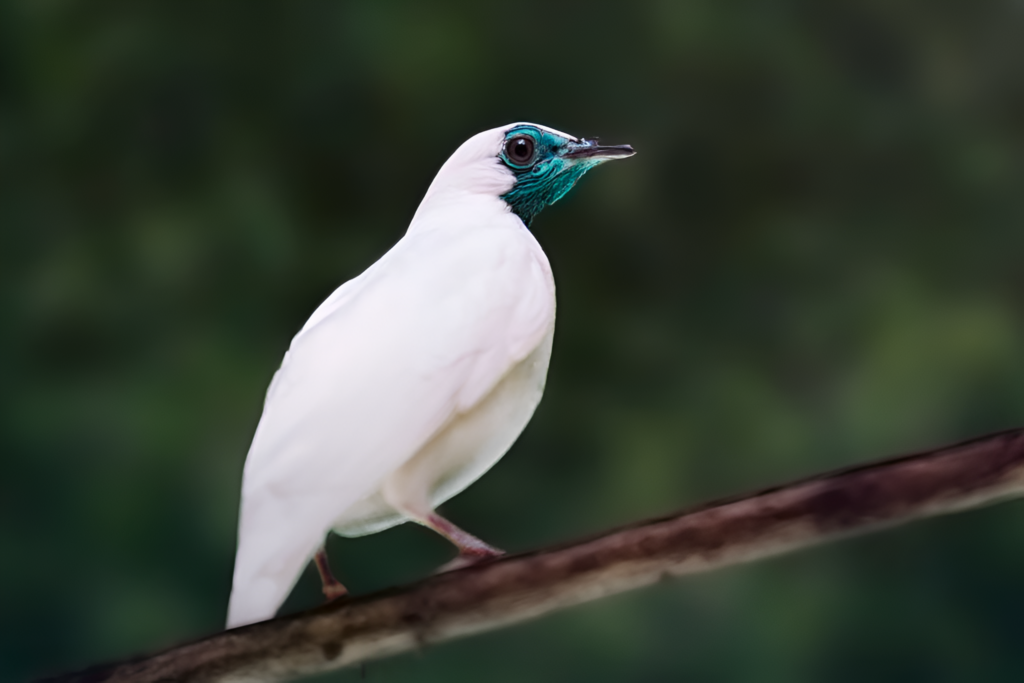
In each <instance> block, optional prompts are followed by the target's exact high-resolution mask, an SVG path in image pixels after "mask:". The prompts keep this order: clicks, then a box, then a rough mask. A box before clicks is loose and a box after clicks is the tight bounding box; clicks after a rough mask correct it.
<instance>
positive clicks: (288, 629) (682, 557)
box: [50, 429, 1024, 683]
mask: <svg viewBox="0 0 1024 683" xmlns="http://www.w3.org/2000/svg"><path fill="white" fill-rule="evenodd" d="M1022 494H1024V430H1020V429H1018V430H1012V431H1007V432H1002V433H999V434H994V435H991V436H986V437H982V438H979V439H975V440H973V441H968V442H966V443H962V444H958V445H955V446H950V447H947V448H942V449H938V450H934V451H928V452H923V453H918V454H914V455H909V456H904V457H899V458H894V459H891V460H885V461H881V462H876V463H872V464H867V465H862V466H859V467H853V468H850V469H846V470H841V471H837V472H833V473H829V474H823V475H820V476H817V477H813V478H810V479H806V480H803V481H798V482H795V483H792V484H787V485H785V486H779V487H776V488H772V489H767V490H764V491H760V492H758V493H755V494H753V495H750V496H745V497H742V498H734V499H731V500H726V501H720V502H716V503H712V504H709V505H705V506H702V507H700V508H697V509H694V510H690V511H686V512H683V513H681V514H678V515H674V516H671V517H664V518H661V519H655V520H652V521H648V522H643V523H640V524H634V525H631V526H628V527H624V528H622V529H618V530H615V531H611V532H609V533H605V534H602V535H600V536H596V537H594V538H591V539H588V540H583V541H580V542H578V543H573V544H569V545H563V546H560V547H555V548H551V549H548V550H541V551H537V552H532V553H526V554H523V555H515V556H510V557H505V558H501V559H499V560H496V561H493V562H490V563H487V564H482V565H476V566H473V567H468V568H466V569H461V570H458V571H454V572H450V573H447V574H441V575H436V576H431V577H429V578H426V579H424V580H422V581H419V582H417V583H414V584H412V585H409V586H406V587H403V588H398V589H392V590H387V591H382V592H379V593H375V594H372V595H367V596H364V597H359V598H354V599H351V600H342V601H338V602H334V603H330V604H328V605H324V606H323V607H320V608H317V609H313V610H310V611H308V612H304V613H302V614H298V615H294V616H290V617H283V618H280V619H274V620H272V621H267V622H263V623H260V624H253V625H251V626H246V627H242V628H238V629H234V630H232V631H226V632H224V633H218V634H216V635H213V636H210V637H209V638H205V639H203V640H199V641H196V642H193V643H189V644H187V645H182V646H179V647H175V648H172V649H170V650H167V651H165V652H162V653H160V654H157V655H153V656H152V657H147V658H144V659H139V660H135V661H131V662H124V663H119V664H114V665H110V666H104V667H97V668H94V669H91V670H88V671H84V672H81V673H78V674H71V675H67V676H62V677H58V678H55V679H50V680H51V681H52V682H53V683H56V682H58V681H60V682H66V683H71V682H77V683H84V682H86V681H89V682H90V683H93V682H99V681H110V682H111V683H113V682H116V681H132V682H133V683H135V682H138V683H143V682H149V681H152V682H154V683H155V682H157V681H168V680H174V681H191V682H200V681H203V682H205V681H227V680H232V681H234V680H241V679H244V680H247V681H279V680H287V679H289V678H294V677H296V676H301V675H305V674H313V673H321V672H325V671H330V670H333V669H339V668H341V667H345V666H350V665H352V664H356V663H359V662H363V661H366V660H368V659H373V658H379V657H384V656H387V655H392V654H395V653H399V652H403V651H406V650H411V649H414V648H417V647H420V646H422V645H424V644H426V643H436V642H440V641H443V640H449V639H451V638H456V637H459V636H464V635H468V634H471V633H478V632H481V631H487V630H491V629H496V628H500V627H502V626H505V625H508V624H513V623H516V622H520V621H523V620H525V619H530V618H533V617H537V616H540V615H542V614H546V613H548V612H552V611H554V610H557V609H561V608H564V607H569V606H571V605H578V604H580V603H584V602H588V601H590V600H596V599H598V598H602V597H604V596H607V595H612V594H615V593H620V592H622V591H627V590H631V589H634V588H639V587H641V586H646V585H648V584H652V583H655V582H656V581H659V580H661V579H663V578H665V577H669V576H683V575H686V574H693V573H696V572H705V571H711V570H715V569H719V568H722V567H726V566H729V565H733V564H737V563H740V562H749V561H751V560H756V559H759V558H763V557H768V556H772V555H778V554H780V553H785V552H790V551H793V550H797V549H800V548H806V547H809V546H812V545H816V544H818V543H821V542H823V541H827V540H830V539H834V538H837V537H841V536H846V535H849V534H852V533H861V532H865V531H870V530H874V529H878V528H881V527H885V526H891V525H894V524H899V523H902V522H906V521H909V520H912V519H917V518H921V517H928V516H932V515H938V514H944V513H949V512H955V511H958V510H963V509H966V508H972V507H977V506H980V505H985V504H989V503H994V502H996V501H999V500H1002V499H1006V498H1011V497H1015V496H1020V495H1022Z"/></svg>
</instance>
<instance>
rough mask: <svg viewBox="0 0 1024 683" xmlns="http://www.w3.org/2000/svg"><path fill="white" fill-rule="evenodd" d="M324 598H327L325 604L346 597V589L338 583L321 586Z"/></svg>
mask: <svg viewBox="0 0 1024 683" xmlns="http://www.w3.org/2000/svg"><path fill="white" fill-rule="evenodd" d="M323 591H324V597H325V598H327V602H331V601H333V600H337V599H338V598H343V597H345V596H346V595H348V589H347V588H345V586H343V585H342V583H341V582H340V581H335V582H334V583H333V584H326V583H325V584H324V585H323Z"/></svg>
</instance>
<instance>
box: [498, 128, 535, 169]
mask: <svg viewBox="0 0 1024 683" xmlns="http://www.w3.org/2000/svg"><path fill="white" fill-rule="evenodd" d="M534 149H535V145H534V142H533V138H531V137H530V136H529V135H517V136H516V137H514V138H512V139H511V140H509V141H508V142H507V143H506V144H505V154H506V155H507V156H508V160H509V161H511V162H512V163H513V164H516V165H517V166H526V165H527V164H529V163H530V162H531V161H533V153H534Z"/></svg>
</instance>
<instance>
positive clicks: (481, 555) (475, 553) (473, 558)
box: [434, 546, 505, 574]
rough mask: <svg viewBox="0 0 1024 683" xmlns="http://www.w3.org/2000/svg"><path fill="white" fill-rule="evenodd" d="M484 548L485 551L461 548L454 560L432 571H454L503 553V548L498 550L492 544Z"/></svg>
mask: <svg viewBox="0 0 1024 683" xmlns="http://www.w3.org/2000/svg"><path fill="white" fill-rule="evenodd" d="M486 548H487V550H486V551H483V550H482V549H479V548H473V549H472V550H469V549H463V551H462V552H460V553H459V554H458V555H457V556H456V557H455V559H454V560H451V561H450V562H446V563H444V564H442V565H441V566H440V567H438V568H437V571H436V572H434V573H435V574H443V573H445V572H450V571H455V570H456V569H462V568H463V567H470V566H472V565H474V564H480V563H481V562H487V561H488V560H494V559H497V558H499V557H501V556H502V555H504V554H505V551H504V550H499V549H498V548H495V547H492V546H486Z"/></svg>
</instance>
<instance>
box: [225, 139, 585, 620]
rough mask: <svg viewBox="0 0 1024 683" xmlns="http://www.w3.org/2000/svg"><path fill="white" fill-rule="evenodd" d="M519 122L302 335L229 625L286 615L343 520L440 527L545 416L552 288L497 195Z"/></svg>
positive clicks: (506, 184) (459, 155) (441, 176)
mask: <svg viewBox="0 0 1024 683" xmlns="http://www.w3.org/2000/svg"><path fill="white" fill-rule="evenodd" d="M518 125H520V126H521V125H523V124H518ZM512 128H514V126H506V127H503V128H499V129H495V130H490V131H486V132H483V133H480V134H478V135H476V136H474V137H473V138H471V139H470V140H468V141H467V142H466V143H464V144H463V145H462V146H461V147H460V148H459V149H458V150H457V151H456V152H455V154H454V155H453V156H452V157H451V158H450V159H449V160H448V161H447V162H446V163H445V164H444V166H443V167H442V168H441V170H440V171H439V172H438V174H437V177H436V178H435V179H434V181H433V183H432V184H431V186H430V188H429V189H428V191H427V193H426V196H425V197H424V199H423V202H422V203H421V204H420V207H419V209H418V210H417V212H416V214H415V216H414V217H413V220H412V222H411V224H410V226H409V229H408V232H407V233H406V235H405V236H404V237H402V239H401V240H399V242H398V243H397V244H396V245H395V246H394V247H393V248H392V249H391V250H390V251H388V252H387V254H385V255H384V256H383V257H382V258H381V259H380V260H379V261H377V262H376V263H375V264H373V265H372V266H371V267H370V268H369V269H367V270H366V271H365V272H364V273H362V274H361V275H359V276H358V277H356V278H354V279H352V280H350V281H348V282H346V283H345V284H344V285H342V286H341V287H339V288H338V289H337V290H336V291H335V292H334V293H333V294H332V295H331V296H330V297H328V299H327V300H326V301H324V303H323V304H321V305H320V307H319V308H317V309H316V311H315V312H314V313H313V315H312V316H311V317H310V319H309V321H308V322H307V323H306V324H305V326H304V327H303V328H302V330H301V331H300V332H299V333H298V334H297V335H296V336H295V338H294V339H293V340H292V343H291V346H290V348H289V350H288V352H287V353H286V355H285V358H284V361H283V363H282V365H281V368H280V369H279V370H278V371H277V374H276V375H275V376H274V379H273V381H272V382H271V385H270V388H269V389H268V391H267V397H266V402H265V405H264V409H263V415H262V417H261V419H260V422H259V426H258V427H257V429H256V434H255V437H254V438H253V442H252V446H251V448H250V450H249V454H248V457H247V460H246V463H245V471H244V476H243V483H242V501H241V511H240V520H239V530H238V552H237V556H236V560H235V570H234V579H233V585H232V591H231V600H230V605H229V608H228V620H227V625H228V627H229V628H230V627H234V626H239V625H242V624H247V623H251V622H255V621H260V620H263V619H268V618H270V617H273V616H274V613H275V612H276V610H277V608H278V607H279V606H280V604H281V603H282V602H283V601H284V599H285V597H287V595H288V593H289V591H290V590H291V588H292V586H293V585H294V583H295V581H296V580H297V578H298V576H299V574H300V573H301V572H302V570H303V568H304V567H305V565H306V563H307V562H308V561H309V560H310V558H311V557H312V556H313V555H314V553H315V552H316V551H317V549H318V548H319V547H320V544H321V543H322V542H323V540H324V537H325V535H326V534H327V533H328V532H329V531H331V530H334V531H336V532H337V533H340V534H342V535H346V536H359V535H363V534H368V533H373V532H376V531H380V530H382V529H386V528H388V527H391V526H394V525H396V524H399V523H402V522H405V521H408V520H415V521H419V522H423V523H426V520H427V518H428V517H429V516H430V515H431V513H432V512H433V510H434V509H435V508H436V507H437V506H438V505H439V504H440V503H442V502H443V501H445V500H447V499H448V498H450V497H452V496H454V495H455V494H456V493H458V492H459V491H461V490H462V489H464V488H465V487H466V486H468V485H469V484H470V483H472V482H473V481H474V480H475V479H477V478H478V477H479V476H481V475H482V474H483V473H484V472H486V471H487V469H489V468H490V467H491V466H492V465H493V464H494V463H495V462H496V461H497V460H498V459H499V458H500V457H501V456H502V455H503V454H504V453H505V451H507V450H508V448H509V447H510V446H511V445H512V443H513V442H514V441H515V439H516V438H517V437H518V435H519V433H520V432H521V431H522V429H523V428H524V427H525V426H526V423H527V422H528V421H529V419H530V417H531V415H532V414H533V411H534V409H535V408H536V406H537V404H538V402H539V401H540V398H541V394H542V392H543V388H544V380H545V376H546V372H547V367H548V359H549V357H550V353H551V341H552V334H553V331H554V322H555V286H554V280H553V279H552V276H551V270H550V267H549V265H548V261H547V259H546V257H545V256H544V253H543V251H542V250H541V248H540V246H539V245H538V243H537V241H536V240H535V239H534V237H533V235H532V234H531V233H530V231H529V230H528V229H527V227H526V226H525V225H524V223H523V221H522V220H521V219H520V217H519V216H517V215H516V214H515V213H513V212H512V211H511V210H510V207H509V204H508V203H507V202H506V201H505V200H503V199H502V198H501V197H502V195H505V194H506V193H508V192H509V191H510V190H511V189H512V187H513V185H514V183H515V182H516V176H515V175H514V174H513V172H512V171H511V170H510V169H509V168H508V167H507V166H506V165H505V164H503V163H501V161H500V159H499V154H500V153H501V150H502V148H503V145H504V144H505V140H506V133H507V132H508V131H509V130H510V129H512ZM535 128H536V129H537V130H539V131H541V132H542V133H543V134H545V135H551V136H560V137H562V138H564V139H565V140H567V141H575V140H576V139H575V138H572V137H570V136H566V135H564V134H562V133H558V132H557V131H551V130H550V129H545V128H541V127H539V126H537V127H535ZM582 144H588V143H586V141H584V142H583V143H582Z"/></svg>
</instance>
